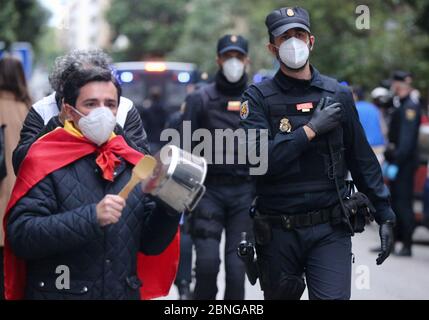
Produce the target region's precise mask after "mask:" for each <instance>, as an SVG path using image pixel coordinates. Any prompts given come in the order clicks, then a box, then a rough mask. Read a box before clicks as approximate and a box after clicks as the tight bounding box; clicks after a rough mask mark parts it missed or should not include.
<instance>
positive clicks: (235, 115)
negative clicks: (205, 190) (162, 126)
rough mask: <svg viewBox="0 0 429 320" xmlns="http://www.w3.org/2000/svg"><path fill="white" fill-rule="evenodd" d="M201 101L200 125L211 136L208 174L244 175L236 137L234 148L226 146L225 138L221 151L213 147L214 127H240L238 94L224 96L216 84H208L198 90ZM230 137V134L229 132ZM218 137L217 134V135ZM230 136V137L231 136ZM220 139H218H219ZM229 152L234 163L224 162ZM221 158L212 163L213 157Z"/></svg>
mask: <svg viewBox="0 0 429 320" xmlns="http://www.w3.org/2000/svg"><path fill="white" fill-rule="evenodd" d="M200 92H201V98H202V101H203V117H202V119H201V127H202V128H205V129H208V130H209V131H210V133H211V137H212V140H213V141H212V161H213V164H211V165H209V167H208V174H209V175H214V174H221V175H222V174H225V175H234V176H246V175H248V174H249V170H248V169H247V167H246V165H245V164H238V156H237V154H238V137H234V148H228V146H227V145H226V139H223V140H224V141H223V152H221V150H219V149H218V148H215V138H216V129H222V130H225V129H231V130H232V131H235V130H237V129H239V128H240V105H241V103H240V101H241V95H239V96H226V95H224V94H223V93H221V92H220V91H219V90H218V89H217V88H216V84H215V83H212V84H209V85H207V86H205V87H203V88H201V90H200ZM229 136H230V137H231V134H229ZM218 137H219V135H218ZM231 138H232V137H231ZM219 140H220V139H219ZM227 153H229V154H230V156H231V157H233V159H234V164H227V163H226V155H227ZM216 154H218V155H217V156H218V158H222V159H223V161H222V164H214V163H215V157H216Z"/></svg>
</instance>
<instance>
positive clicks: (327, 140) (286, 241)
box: [240, 7, 395, 299]
mask: <svg viewBox="0 0 429 320" xmlns="http://www.w3.org/2000/svg"><path fill="white" fill-rule="evenodd" d="M265 23H266V26H267V28H268V34H269V39H270V42H269V44H268V49H269V51H270V52H271V53H272V54H273V55H274V56H275V57H276V58H277V60H278V61H279V63H280V70H279V71H278V72H277V74H276V75H275V76H274V78H273V79H269V80H265V81H263V82H261V83H258V84H256V85H252V86H250V87H249V89H247V90H246V92H245V93H244V95H243V100H242V107H241V113H240V115H241V119H242V120H241V126H242V127H243V128H244V129H245V130H250V129H256V130H266V131H268V145H263V142H262V139H260V138H258V137H259V136H260V135H257V138H256V140H254V141H252V140H251V139H250V135H249V138H248V147H249V148H251V147H252V145H256V148H257V150H260V148H267V149H268V171H267V173H266V174H265V175H263V176H258V177H257V183H256V195H257V199H256V201H255V205H254V206H252V210H251V212H252V213H253V217H254V232H255V241H256V252H257V256H258V257H257V259H258V266H259V273H260V274H259V279H260V283H261V288H262V289H263V290H264V296H265V298H266V299H300V298H301V295H302V293H303V292H304V289H305V286H306V284H307V285H308V292H309V298H310V299H349V298H350V291H351V263H352V261H351V260H352V253H351V235H352V234H353V233H354V232H361V231H362V229H363V226H362V220H363V221H365V218H364V216H363V215H366V212H367V211H366V210H367V209H368V210H370V209H371V211H373V212H374V215H375V219H376V221H377V222H378V224H379V225H380V238H381V247H382V252H381V253H380V255H379V257H378V258H377V261H376V262H377V264H378V265H379V264H381V263H383V261H384V260H385V259H386V258H387V256H388V255H389V253H390V248H391V246H392V228H393V224H394V221H395V215H394V213H393V211H392V209H391V207H390V204H389V192H388V190H387V188H386V186H385V185H384V184H383V177H382V174H381V170H380V166H379V164H378V161H377V158H376V156H375V155H374V153H373V151H372V149H371V147H370V146H369V144H368V142H367V139H366V137H365V133H364V131H363V128H362V126H361V124H360V122H359V119H358V115H357V111H356V108H355V105H354V101H353V96H352V94H351V92H350V90H349V89H348V88H347V87H345V86H342V85H340V84H339V83H338V82H337V81H336V80H335V79H332V78H329V77H327V76H324V75H322V74H320V73H319V71H317V69H316V68H315V67H314V66H312V65H310V63H309V58H310V53H311V51H312V50H313V47H314V44H315V37H314V35H313V34H312V33H311V31H310V19H309V14H308V12H307V11H306V10H305V9H303V8H299V7H293V8H292V7H290V8H281V9H278V10H274V11H273V12H271V13H270V14H269V15H268V16H267V18H266V21H265ZM261 134H262V133H261ZM253 147H254V146H253ZM347 170H350V172H351V174H352V177H353V179H354V183H355V184H356V186H357V189H358V190H359V191H360V192H362V193H364V194H366V196H365V195H364V194H362V193H358V194H356V195H354V197H352V198H351V199H348V197H349V196H350V194H349V191H348V188H347V187H346V183H345V181H344V180H345V177H346V174H347ZM368 198H369V199H370V200H371V202H372V204H373V205H374V207H375V209H374V208H373V207H372V205H371V204H370V203H369V201H368ZM358 213H359V217H360V218H362V217H363V219H361V220H360V221H361V222H360V227H358V225H359V224H356V223H355V222H356V221H358V220H357V216H358ZM363 225H364V223H363ZM304 275H305V279H306V283H305V281H304Z"/></svg>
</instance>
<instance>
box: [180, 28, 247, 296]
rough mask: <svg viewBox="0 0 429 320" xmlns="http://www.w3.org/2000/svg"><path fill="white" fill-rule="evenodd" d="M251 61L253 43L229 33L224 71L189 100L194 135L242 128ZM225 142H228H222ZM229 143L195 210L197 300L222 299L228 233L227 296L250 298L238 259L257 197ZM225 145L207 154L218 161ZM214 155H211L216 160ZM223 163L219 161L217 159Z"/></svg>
mask: <svg viewBox="0 0 429 320" xmlns="http://www.w3.org/2000/svg"><path fill="white" fill-rule="evenodd" d="M248 63H249V58H248V42H247V40H246V39H245V38H243V37H242V36H240V35H225V36H223V37H222V38H220V39H219V41H218V44H217V64H218V66H219V70H218V72H217V74H216V76H215V80H214V82H213V83H211V84H207V85H205V86H203V87H202V88H200V89H199V90H197V91H195V92H194V93H192V94H190V95H189V96H188V97H187V99H186V105H185V110H184V114H183V120H184V121H190V122H191V127H192V131H193V132H194V131H195V130H197V129H200V128H204V129H208V130H209V131H210V133H211V137H212V139H213V141H214V140H215V136H216V133H215V130H216V129H232V130H236V129H238V128H239V123H240V116H239V111H240V100H241V95H242V94H243V92H244V90H245V89H246V88H247V81H248V77H247V74H246V72H245V71H246V70H245V69H246V66H247V65H248ZM222 143H223V142H222ZM235 143H236V147H235V148H232V149H231V148H227V147H226V144H224V145H223V148H222V150H223V151H222V153H221V154H220V156H221V157H222V160H223V161H220V162H222V163H223V164H211V165H210V161H208V162H209V167H208V173H207V178H206V180H205V186H206V193H205V195H204V197H203V198H202V200H201V202H200V203H199V205H198V208H197V209H196V210H195V212H193V213H192V214H193V215H192V218H191V221H192V222H191V235H192V238H193V240H194V245H195V250H196V269H195V277H196V284H195V289H194V298H195V299H207V300H212V299H216V294H217V285H216V283H217V281H216V279H217V274H218V272H219V265H220V259H219V246H220V240H221V235H222V231H223V230H225V260H224V261H225V277H226V278H225V295H224V298H225V299H226V300H231V299H234V300H241V299H244V274H245V270H244V269H245V267H244V264H243V262H242V261H241V260H240V259H239V257H238V256H237V253H236V250H237V246H238V244H239V242H240V237H241V232H248V233H249V232H250V231H251V219H250V216H249V213H248V208H249V206H250V204H251V201H252V198H253V196H254V184H253V183H252V181H251V178H250V177H249V174H248V172H249V171H248V169H247V168H246V165H245V164H243V165H239V164H238V161H237V156H238V155H237V149H238V148H237V145H238V141H237V140H236V141H235ZM219 152H220V149H219V146H216V145H215V144H214V145H213V148H212V154H210V155H208V154H205V155H204V156H205V157H206V158H207V159H209V158H211V162H212V163H215V158H216V157H219ZM228 152H232V154H230V156H233V157H234V163H235V164H226V156H227V153H228ZM210 156H211V157H210ZM216 163H218V161H216Z"/></svg>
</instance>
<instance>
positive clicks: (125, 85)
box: [115, 61, 199, 113]
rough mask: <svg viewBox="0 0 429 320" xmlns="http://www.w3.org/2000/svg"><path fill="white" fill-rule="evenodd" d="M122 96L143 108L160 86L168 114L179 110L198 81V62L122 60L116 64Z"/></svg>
mask: <svg viewBox="0 0 429 320" xmlns="http://www.w3.org/2000/svg"><path fill="white" fill-rule="evenodd" d="M115 69H116V71H117V76H118V79H119V80H120V82H121V84H122V95H123V96H124V97H127V98H129V99H131V100H132V101H133V102H134V105H135V106H136V107H137V108H138V109H139V108H142V107H144V105H145V102H146V101H147V100H148V99H150V98H151V97H150V94H151V92H153V91H154V90H152V89H153V88H156V91H158V92H159V94H160V101H159V103H161V104H162V105H163V106H164V108H165V110H167V111H168V113H173V112H175V111H177V110H178V109H179V108H180V106H181V104H182V103H183V101H184V100H185V97H186V95H187V94H188V93H189V92H190V90H192V88H193V84H194V83H196V82H197V80H198V76H199V74H198V71H197V67H196V65H195V64H192V63H185V62H166V61H138V62H120V63H117V64H115Z"/></svg>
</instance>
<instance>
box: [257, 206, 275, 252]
mask: <svg viewBox="0 0 429 320" xmlns="http://www.w3.org/2000/svg"><path fill="white" fill-rule="evenodd" d="M253 232H254V234H255V241H256V243H257V244H258V245H260V246H265V245H267V244H268V243H270V241H271V238H272V231H271V225H270V223H269V221H268V220H267V219H264V218H263V217H262V216H261V214H260V213H259V212H258V211H257V210H256V211H255V215H254V217H253Z"/></svg>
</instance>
